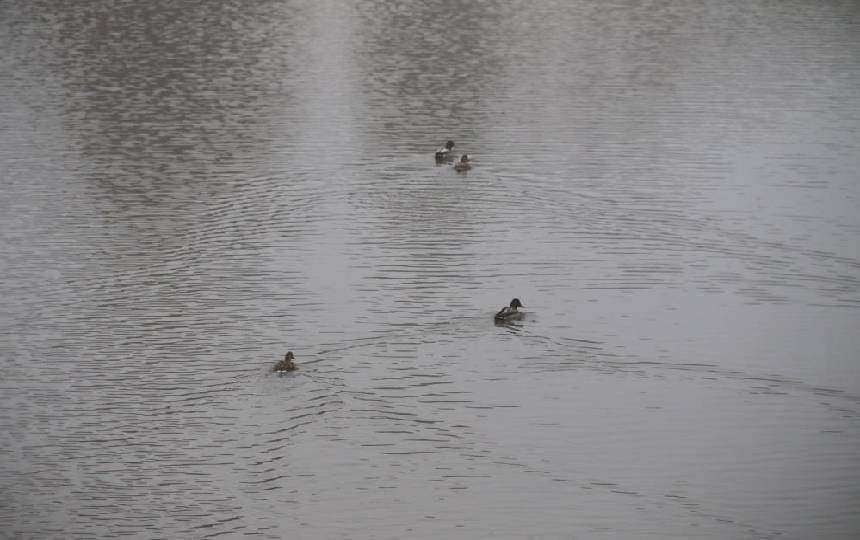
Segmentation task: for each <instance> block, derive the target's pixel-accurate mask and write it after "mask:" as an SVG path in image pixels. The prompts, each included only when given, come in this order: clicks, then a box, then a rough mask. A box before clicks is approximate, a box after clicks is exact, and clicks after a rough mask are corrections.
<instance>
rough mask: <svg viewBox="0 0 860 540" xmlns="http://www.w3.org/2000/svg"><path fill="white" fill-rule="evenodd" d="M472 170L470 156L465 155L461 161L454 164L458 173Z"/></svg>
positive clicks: (461, 157)
mask: <svg viewBox="0 0 860 540" xmlns="http://www.w3.org/2000/svg"><path fill="white" fill-rule="evenodd" d="M471 168H472V160H471V159H469V154H463V155H462V156H460V159H459V160H457V162H456V163H454V170H455V171H457V172H464V171H468V170H469V169H471Z"/></svg>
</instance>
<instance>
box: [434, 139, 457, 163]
mask: <svg viewBox="0 0 860 540" xmlns="http://www.w3.org/2000/svg"><path fill="white" fill-rule="evenodd" d="M452 148H454V141H448V142H446V143H445V144H444V145H443V146H442V147H441V148H439V150H436V153H435V154H434V157H435V158H436V161H437V162H443V161H449V160H451V159H453V157H454V154H452V153H451V149H452Z"/></svg>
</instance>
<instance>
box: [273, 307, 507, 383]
mask: <svg viewBox="0 0 860 540" xmlns="http://www.w3.org/2000/svg"><path fill="white" fill-rule="evenodd" d="M521 307H523V304H522V303H521V302H520V299H519V298H514V299H513V300H511V303H510V304H509V305H507V306H505V307H503V308H502V309H500V310H499V312H498V313H496V314H495V315H494V316H493V320H494V321H495V322H496V323H506V322H508V321H515V320H518V319H521V318H522V317H523V312H522V311H517V308H521ZM295 359H296V358H295V356H293V352H292V351H287V354H285V355H284V359H283V360H281V361H279V362H278V363H277V364H275V367H274V368H272V371H273V372H274V373H289V372H290V371H295V370H296V362H295Z"/></svg>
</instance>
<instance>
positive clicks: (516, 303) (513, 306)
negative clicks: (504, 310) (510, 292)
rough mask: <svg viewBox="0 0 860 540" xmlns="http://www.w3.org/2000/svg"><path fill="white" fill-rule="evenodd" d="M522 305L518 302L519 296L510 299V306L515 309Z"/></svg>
mask: <svg viewBox="0 0 860 540" xmlns="http://www.w3.org/2000/svg"><path fill="white" fill-rule="evenodd" d="M521 307H523V304H522V303H521V302H520V299H519V298H514V299H513V300H511V308H513V309H517V308H521Z"/></svg>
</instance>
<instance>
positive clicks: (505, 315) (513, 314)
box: [493, 298, 523, 323]
mask: <svg viewBox="0 0 860 540" xmlns="http://www.w3.org/2000/svg"><path fill="white" fill-rule="evenodd" d="M521 307H523V305H522V303H521V302H520V299H519V298H514V299H513V300H511V303H510V305H507V306H505V307H503V308H502V309H500V310H499V312H498V313H496V314H495V315H494V316H493V320H494V321H496V322H497V323H505V322H508V321H516V320H519V319H522V318H523V312H522V311H517V308H521Z"/></svg>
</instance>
